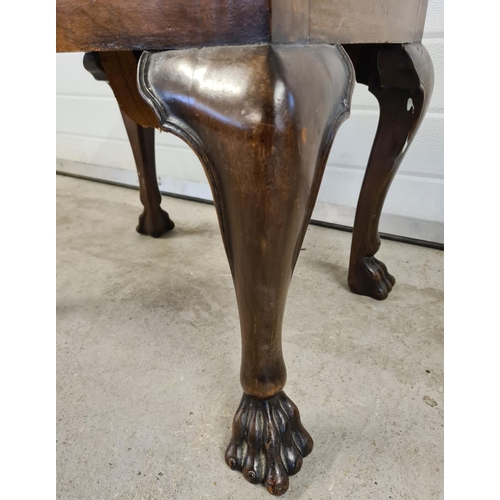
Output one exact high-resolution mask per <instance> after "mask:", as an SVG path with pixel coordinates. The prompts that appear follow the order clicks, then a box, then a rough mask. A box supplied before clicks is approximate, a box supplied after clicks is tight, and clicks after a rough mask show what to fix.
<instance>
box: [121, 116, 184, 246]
mask: <svg viewBox="0 0 500 500" xmlns="http://www.w3.org/2000/svg"><path fill="white" fill-rule="evenodd" d="M120 111H121V113H122V118H123V123H124V124H125V128H126V129H127V135H128V139H129V141H130V145H131V146H132V152H133V154H134V159H135V166H136V168H137V175H138V177H139V189H140V198H141V203H142V205H143V206H144V210H143V211H142V214H141V215H140V216H139V224H138V225H137V228H136V229H137V232H138V233H141V234H146V235H149V236H153V238H159V237H160V236H162V235H163V234H165V233H166V232H167V231H170V230H172V229H173V228H174V227H175V224H174V223H173V222H172V221H171V220H170V217H169V215H168V213H167V212H165V210H163V209H162V208H161V207H160V204H161V193H160V189H159V188H158V181H157V179H156V163H155V129H154V128H145V127H142V126H141V125H139V124H138V123H136V122H134V121H133V120H131V119H130V118H129V117H128V116H127V115H126V114H125V113H124V112H123V110H121V109H120Z"/></svg>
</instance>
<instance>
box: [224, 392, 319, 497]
mask: <svg viewBox="0 0 500 500" xmlns="http://www.w3.org/2000/svg"><path fill="white" fill-rule="evenodd" d="M312 449H313V440H312V438H311V436H310V435H309V433H308V432H307V431H306V430H305V429H304V426H303V425H302V423H301V421H300V414H299V410H298V408H297V407H296V406H295V404H294V403H293V401H292V400H291V399H289V398H288V396H287V395H286V394H285V393H284V392H283V391H281V392H279V393H278V394H276V396H274V397H272V398H269V399H259V398H256V397H254V396H249V395H248V394H243V398H242V399H241V403H240V406H239V407H238V410H237V411H236V414H235V416H234V420H233V433H232V437H231V441H230V443H229V446H228V447H227V450H226V455H225V459H226V463H227V465H228V466H229V467H230V468H231V469H233V470H238V471H241V472H242V474H243V477H244V478H245V479H246V480H247V481H249V482H250V483H253V484H258V483H264V485H265V487H266V488H267V490H268V491H269V493H271V494H272V495H278V496H279V495H283V493H285V492H286V491H287V490H288V484H289V480H288V478H289V476H293V475H294V474H297V472H299V471H300V469H301V467H302V458H303V457H306V456H307V455H309V453H311V451H312Z"/></svg>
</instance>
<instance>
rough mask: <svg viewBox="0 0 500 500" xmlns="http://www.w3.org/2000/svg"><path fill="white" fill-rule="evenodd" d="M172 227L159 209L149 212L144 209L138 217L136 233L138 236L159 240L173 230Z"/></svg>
mask: <svg viewBox="0 0 500 500" xmlns="http://www.w3.org/2000/svg"><path fill="white" fill-rule="evenodd" d="M174 227H175V224H174V222H173V221H172V220H171V219H170V217H169V216H168V213H167V212H165V210H163V209H162V208H161V207H156V209H155V210H153V211H151V212H150V211H149V210H148V209H147V208H144V210H143V211H142V214H141V215H139V224H138V225H137V227H136V231H137V232H138V233H139V234H145V235H147V236H152V237H153V238H159V237H160V236H162V235H164V234H165V233H167V232H168V231H171V230H172V229H174Z"/></svg>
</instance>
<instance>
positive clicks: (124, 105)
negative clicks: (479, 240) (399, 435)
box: [57, 0, 433, 495]
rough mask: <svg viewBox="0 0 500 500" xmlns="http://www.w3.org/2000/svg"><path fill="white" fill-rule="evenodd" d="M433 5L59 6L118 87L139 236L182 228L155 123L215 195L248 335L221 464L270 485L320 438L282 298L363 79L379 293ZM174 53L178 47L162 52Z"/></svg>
mask: <svg viewBox="0 0 500 500" xmlns="http://www.w3.org/2000/svg"><path fill="white" fill-rule="evenodd" d="M426 9H427V1H426V0H365V1H363V2H359V1H355V0H336V1H328V0H254V1H248V0H232V1H231V2H230V1H228V0H202V1H201V2H200V1H199V0H184V1H182V2H180V1H174V0H164V1H162V2H154V1H148V0H79V1H76V0H58V2H57V50H58V51H86V52H89V53H90V54H88V55H87V56H86V59H85V65H86V67H87V69H89V70H90V71H91V72H92V73H93V74H94V76H96V77H97V78H98V79H103V80H108V81H109V82H110V84H111V87H112V88H113V91H114V92H115V95H116V98H117V100H118V102H119V104H120V107H121V110H122V114H123V117H124V121H125V125H126V127H127V132H128V134H129V138H130V141H131V144H132V148H133V150H134V155H135V159H136V164H137V169H138V173H139V179H140V189H141V201H142V203H143V205H144V212H143V214H142V215H141V218H140V221H139V226H138V230H139V232H142V233H145V234H150V235H151V236H160V235H161V234H163V233H164V232H165V231H168V230H170V229H172V228H173V227H174V224H173V223H172V221H171V220H170V218H169V217H168V214H166V212H164V211H163V210H162V209H161V208H160V201H161V196H160V193H159V191H158V185H157V183H156V174H155V164H154V128H161V129H163V130H166V131H168V132H171V133H173V134H175V135H177V136H178V137H180V138H182V139H183V140H185V141H186V142H187V143H188V144H189V145H190V146H191V147H192V148H193V150H194V151H195V153H196V154H197V155H198V157H199V159H200V161H201V163H202V165H203V167H204V168H205V171H206V173H207V177H208V180H209V183H210V185H211V188H212V193H213V197H214V201H215V206H216V210H217V214H218V217H219V223H220V228H221V232H222V237H223V240H224V244H225V248H226V252H227V256H228V259H229V264H230V268H231V272H232V275H233V279H234V283H235V290H236V296H237V301H238V307H239V314H240V322H241V335H242V364H241V384H242V387H243V391H244V394H243V398H242V400H241V403H240V406H239V408H238V410H237V412H236V415H235V417H234V422H233V434H232V438H231V441H230V444H229V446H228V448H227V451H226V462H227V464H228V465H229V466H230V467H231V468H233V469H237V470H240V471H242V473H243V475H244V477H245V478H246V479H247V480H248V481H250V482H252V483H265V485H266V487H267V489H268V490H269V492H270V493H272V494H275V495H281V494H283V493H284V492H285V491H286V490H287V489H288V484H289V479H288V478H289V476H290V475H293V474H295V473H297V472H298V471H299V470H300V468H301V466H302V459H303V457H305V456H307V455H308V454H309V453H310V452H311V450H312V447H313V441H312V439H311V437H310V435H309V434H308V433H307V431H306V430H305V429H304V427H303V426H302V424H301V422H300V416H299V411H298V409H297V407H296V406H295V405H294V403H293V402H292V401H291V400H290V399H289V398H288V397H287V396H286V394H285V393H284V392H283V388H284V386H285V381H286V369H285V363H284V360H283V355H282V348H281V328H282V320H283V314H284V310H285V303H286V297H287V292H288V287H289V284H290V280H291V278H292V273H293V269H294V266H295V263H296V260H297V257H298V255H299V251H300V248H301V244H302V240H303V238H304V234H305V231H306V229H307V224H308V222H309V219H310V217H311V213H312V210H313V207H314V203H315V200H316V197H317V194H318V189H319V186H320V183H321V178H322V175H323V171H324V169H325V165H326V161H327V158H328V154H329V151H330V147H331V145H332V142H333V139H334V136H335V133H336V131H337V130H338V128H339V126H340V125H341V123H342V122H343V121H344V120H345V119H346V118H347V117H348V115H349V106H350V100H351V95H352V91H353V87H354V80H355V79H356V80H357V81H358V82H359V83H362V84H365V85H368V88H369V90H370V92H371V93H372V94H373V95H374V96H375V97H376V98H377V100H378V102H379V104H380V121H379V125H378V130H377V134H376V136H375V140H374V144H373V148H372V152H371V155H370V159H369V162H368V166H367V170H366V174H365V178H364V181H363V185H362V188H361V193H360V197H359V203H358V207H357V212H356V219H355V224H354V233H353V242H352V249H351V258H350V266H349V275H348V282H349V286H350V288H351V290H352V291H353V292H355V293H359V294H363V295H368V296H371V297H374V298H376V299H379V300H381V299H385V298H386V297H387V295H388V294H389V292H390V291H391V290H392V287H393V286H394V284H395V279H394V278H393V277H392V276H391V275H390V274H389V272H388V271H387V268H386V266H385V265H384V264H383V263H382V262H380V261H379V260H377V259H376V258H375V254H376V252H377V251H378V249H379V246H380V238H379V234H378V225H379V219H380V214H381V211H382V207H383V203H384V200H385V197H386V195H387V192H388V189H389V186H390V184H391V181H392V179H393V178H394V175H395V173H396V171H397V169H398V167H399V165H400V163H401V161H402V159H403V157H404V154H405V153H406V151H407V149H408V146H409V145H410V143H411V141H412V140H413V138H414V136H415V133H416V131H417V129H418V127H419V125H420V123H421V121H422V118H423V116H424V114H425V111H426V109H427V106H428V103H429V100H430V97H431V93H432V87H433V69H432V63H431V60H430V57H429V55H428V53H427V51H426V50H425V48H424V47H423V46H422V44H421V39H422V32H423V27H424V22H425V14H426ZM167 49H168V50H167Z"/></svg>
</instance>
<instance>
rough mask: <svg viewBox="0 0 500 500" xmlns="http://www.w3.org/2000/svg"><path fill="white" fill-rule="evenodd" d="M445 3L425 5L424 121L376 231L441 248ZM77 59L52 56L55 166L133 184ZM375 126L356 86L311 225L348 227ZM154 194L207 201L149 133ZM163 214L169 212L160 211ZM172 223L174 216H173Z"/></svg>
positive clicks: (118, 134) (184, 165)
mask: <svg viewBox="0 0 500 500" xmlns="http://www.w3.org/2000/svg"><path fill="white" fill-rule="evenodd" d="M443 37H444V2H443V0H430V1H429V8H428V13H427V20H426V27H425V32H424V40H423V43H424V45H425V46H426V48H427V50H428V51H429V53H430V55H431V58H432V61H433V63H434V70H435V74H436V81H435V86H434V94H433V97H432V100H431V102H430V105H429V109H428V111H427V115H426V117H425V119H424V122H423V123H422V125H421V127H420V130H419V132H418V134H417V136H416V138H415V140H414V142H413V144H412V146H411V147H410V149H409V150H408V153H407V154H406V157H405V159H404V161H403V163H402V165H401V167H400V169H399V172H398V174H397V176H396V178H395V180H394V182H393V185H392V187H391V190H390V192H389V195H388V197H387V200H386V203H385V206H384V212H383V215H382V220H381V227H380V229H381V231H382V232H385V233H389V234H394V235H399V236H405V237H410V238H416V239H421V240H426V241H432V242H438V243H442V242H443V231H444V221H443V180H444V169H443V163H444V153H443V150H444V148H443V137H444V98H443V91H444V74H443V73H444V68H443V66H444V64H443V63H444V38H443ZM82 60H83V54H82V53H71V54H58V55H57V115H56V116H57V161H56V169H57V170H58V171H60V172H66V173H73V174H77V175H82V176H86V177H91V178H95V179H102V180H108V181H115V182H119V183H122V184H127V185H132V186H137V185H138V181H137V175H136V173H135V164H134V159H133V157H132V152H131V149H130V145H129V142H128V139H127V135H126V132H125V128H124V125H123V122H122V119H121V115H120V112H119V110H118V104H117V103H116V101H115V99H114V96H113V93H112V91H111V89H110V88H109V86H108V85H107V84H105V83H103V82H97V81H95V80H94V78H93V77H92V76H91V75H90V73H87V71H85V70H84V68H83V64H82ZM377 122H378V104H377V101H376V99H375V98H374V97H373V96H372V95H371V94H370V93H369V92H368V90H367V88H366V87H364V86H361V85H357V86H356V89H355V91H354V96H353V102H352V108H351V117H350V118H349V120H347V121H346V122H344V124H343V125H342V126H341V128H340V131H339V132H338V134H337V137H336V139H335V142H334V144H333V147H332V151H331V153H330V157H329V159H328V164H327V168H326V171H325V176H324V179H323V183H322V186H321V190H320V193H319V197H318V203H317V204H316V208H315V211H314V214H313V219H316V220H321V221H325V222H333V223H336V224H341V225H345V226H352V224H353V221H354V211H355V207H356V203H357V198H358V194H359V189H360V187H361V182H362V179H363V174H364V170H365V166H366V162H367V160H368V156H369V153H370V148H371V144H372V142H373V138H374V135H375V130H376V128H377ZM156 163H157V174H158V180H159V183H160V189H161V190H162V191H165V192H170V193H176V194H183V195H186V196H192V197H195V198H203V199H211V194H210V189H209V187H208V184H207V180H206V177H205V174H204V171H203V169H202V167H201V165H200V163H199V161H198V159H197V158H196V156H195V154H194V153H193V152H192V151H191V150H190V149H189V148H188V146H187V145H186V144H184V143H183V142H182V141H181V140H180V139H177V138H176V137H174V136H172V135H171V134H167V133H165V132H163V133H161V132H157V133H156ZM167 210H168V209H167ZM172 217H173V218H174V219H175V214H172Z"/></svg>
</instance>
